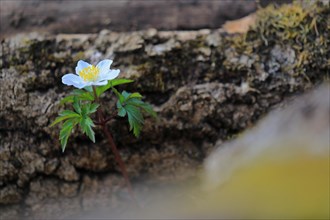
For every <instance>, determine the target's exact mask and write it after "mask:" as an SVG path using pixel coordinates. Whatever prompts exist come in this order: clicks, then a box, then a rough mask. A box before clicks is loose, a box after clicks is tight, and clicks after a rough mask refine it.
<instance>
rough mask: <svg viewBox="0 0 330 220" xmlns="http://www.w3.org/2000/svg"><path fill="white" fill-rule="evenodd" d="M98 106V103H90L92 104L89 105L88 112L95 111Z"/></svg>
mask: <svg viewBox="0 0 330 220" xmlns="http://www.w3.org/2000/svg"><path fill="white" fill-rule="evenodd" d="M99 106H100V105H99V104H96V103H92V104H91V105H90V108H89V113H90V114H91V113H94V112H96V111H97V108H98V107H99Z"/></svg>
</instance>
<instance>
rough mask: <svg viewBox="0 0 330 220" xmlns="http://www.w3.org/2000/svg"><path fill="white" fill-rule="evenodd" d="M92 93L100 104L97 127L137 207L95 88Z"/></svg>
mask: <svg viewBox="0 0 330 220" xmlns="http://www.w3.org/2000/svg"><path fill="white" fill-rule="evenodd" d="M93 92H94V97H95V100H96V102H97V103H98V104H100V107H99V108H98V109H97V112H96V113H97V118H98V119H97V120H98V125H99V126H101V128H102V131H103V133H104V135H105V136H106V138H107V139H108V142H109V144H110V148H111V151H112V153H113V154H114V156H115V161H116V162H117V164H118V166H119V168H120V172H121V174H122V175H123V177H124V179H125V183H126V186H127V190H128V192H129V194H130V196H131V198H132V200H133V201H134V202H135V203H136V204H137V206H138V202H137V200H136V197H135V194H134V191H133V188H132V184H131V182H130V180H129V177H128V173H127V169H126V165H125V163H124V161H123V159H122V157H121V156H120V153H119V151H118V148H117V146H116V144H115V142H114V140H113V137H112V135H111V133H110V131H109V129H108V127H107V122H108V121H109V120H108V119H107V118H105V117H104V113H103V110H102V105H101V103H100V101H99V98H98V96H97V94H96V89H95V87H94V86H93Z"/></svg>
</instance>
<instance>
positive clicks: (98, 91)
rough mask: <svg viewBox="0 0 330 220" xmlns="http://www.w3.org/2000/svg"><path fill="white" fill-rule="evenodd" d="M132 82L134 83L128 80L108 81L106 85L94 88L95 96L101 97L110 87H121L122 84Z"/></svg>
mask: <svg viewBox="0 0 330 220" xmlns="http://www.w3.org/2000/svg"><path fill="white" fill-rule="evenodd" d="M132 82H134V80H130V79H113V80H109V81H108V84H107V85H105V86H99V87H97V88H96V95H97V96H100V95H102V94H103V93H104V92H105V91H107V90H108V89H110V88H111V87H114V86H118V85H122V84H127V83H132Z"/></svg>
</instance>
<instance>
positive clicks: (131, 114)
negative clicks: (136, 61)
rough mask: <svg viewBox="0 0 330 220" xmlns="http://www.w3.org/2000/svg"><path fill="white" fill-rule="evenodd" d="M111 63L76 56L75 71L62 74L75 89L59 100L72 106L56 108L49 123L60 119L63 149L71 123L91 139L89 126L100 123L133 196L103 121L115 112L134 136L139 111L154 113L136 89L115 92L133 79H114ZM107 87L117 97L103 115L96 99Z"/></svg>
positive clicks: (140, 122)
mask: <svg viewBox="0 0 330 220" xmlns="http://www.w3.org/2000/svg"><path fill="white" fill-rule="evenodd" d="M111 64H112V60H103V61H101V62H99V63H98V64H97V65H96V66H94V65H91V64H89V63H87V62H85V61H82V60H80V61H79V62H78V64H77V66H76V69H75V70H76V74H72V73H69V74H66V75H64V76H63V77H62V82H63V83H64V84H66V85H69V86H74V87H76V88H77V89H75V90H73V91H72V93H71V94H70V95H69V96H67V97H65V98H63V99H62V100H61V103H66V104H72V109H70V110H63V111H62V112H60V113H59V116H58V117H57V118H56V119H55V121H54V122H53V123H52V124H51V126H54V125H56V124H58V123H63V124H62V128H61V130H60V135H59V139H60V142H61V147H62V151H63V152H64V150H65V148H66V146H67V143H68V139H69V137H70V135H71V133H72V132H73V130H74V128H75V127H80V129H81V131H82V133H83V134H86V135H87V136H88V137H89V139H90V140H91V141H93V142H94V143H95V133H94V130H93V127H95V126H100V127H101V129H102V131H103V133H104V135H105V137H106V138H107V139H108V142H109V144H110V147H111V150H112V152H113V153H114V155H115V159H116V162H117V163H118V165H119V167H120V170H121V172H122V174H123V176H124V178H125V180H126V184H127V186H128V189H129V191H130V193H131V195H132V196H133V198H134V194H133V191H132V188H131V184H130V181H129V178H128V174H127V171H126V166H125V164H124V162H123V160H122V158H121V156H120V154H119V152H118V150H117V147H116V144H115V142H114V140H113V137H112V134H111V132H110V131H109V129H108V126H107V123H108V122H109V121H110V120H111V119H113V118H114V117H116V116H119V117H127V119H128V123H129V127H130V130H131V131H133V134H134V135H135V136H136V137H138V136H139V135H140V131H141V129H142V127H143V123H144V118H143V114H142V112H145V113H147V114H149V115H151V116H153V117H156V113H155V112H154V111H153V109H152V107H151V105H149V104H147V103H145V102H143V101H142V95H141V94H140V93H137V92H134V93H129V92H126V91H122V92H119V91H118V90H117V89H116V88H115V87H116V86H118V85H122V84H128V83H132V82H133V80H129V79H116V78H117V76H118V75H119V73H120V70H111V69H110V65H111ZM108 90H111V91H113V94H115V96H116V98H117V99H118V100H117V102H116V106H114V109H113V110H112V114H111V115H110V116H107V115H105V112H104V111H103V107H102V106H101V102H100V100H99V98H100V97H101V95H102V94H103V93H105V92H106V91H108ZM94 114H96V117H95V116H94Z"/></svg>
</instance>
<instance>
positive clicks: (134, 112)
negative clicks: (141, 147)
mask: <svg viewBox="0 0 330 220" xmlns="http://www.w3.org/2000/svg"><path fill="white" fill-rule="evenodd" d="M124 108H125V110H126V112H127V116H128V123H129V125H130V130H133V134H134V135H135V136H136V137H138V136H139V135H140V131H141V128H142V125H143V123H144V120H143V116H142V114H141V112H140V110H139V109H138V108H136V107H135V106H132V105H126V106H125V107H124Z"/></svg>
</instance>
